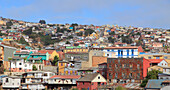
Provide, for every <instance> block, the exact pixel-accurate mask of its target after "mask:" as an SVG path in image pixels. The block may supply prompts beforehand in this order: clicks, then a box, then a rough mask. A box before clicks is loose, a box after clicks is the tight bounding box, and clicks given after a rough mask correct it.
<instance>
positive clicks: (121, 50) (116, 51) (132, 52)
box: [91, 46, 140, 58]
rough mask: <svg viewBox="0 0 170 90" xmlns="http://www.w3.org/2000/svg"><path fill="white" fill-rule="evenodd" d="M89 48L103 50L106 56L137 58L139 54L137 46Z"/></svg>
mask: <svg viewBox="0 0 170 90" xmlns="http://www.w3.org/2000/svg"><path fill="white" fill-rule="evenodd" d="M91 50H98V51H103V52H104V55H103V56H106V57H108V58H137V57H138V55H139V52H140V50H139V47H136V46H131V47H105V48H92V49H91Z"/></svg>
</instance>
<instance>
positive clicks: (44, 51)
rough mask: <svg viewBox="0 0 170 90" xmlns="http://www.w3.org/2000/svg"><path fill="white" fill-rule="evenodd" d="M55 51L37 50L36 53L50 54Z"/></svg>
mask: <svg viewBox="0 0 170 90" xmlns="http://www.w3.org/2000/svg"><path fill="white" fill-rule="evenodd" d="M54 51H55V50H39V51H38V52H39V53H47V52H48V53H49V54H52V53H53V52H54Z"/></svg>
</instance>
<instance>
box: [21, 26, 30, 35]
mask: <svg viewBox="0 0 170 90" xmlns="http://www.w3.org/2000/svg"><path fill="white" fill-rule="evenodd" d="M23 34H25V35H31V34H32V28H29V29H28V30H25V31H23Z"/></svg>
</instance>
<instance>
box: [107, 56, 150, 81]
mask: <svg viewBox="0 0 170 90" xmlns="http://www.w3.org/2000/svg"><path fill="white" fill-rule="evenodd" d="M144 60H145V59H143V58H108V59H107V80H108V82H109V83H110V84H111V83H128V82H136V83H140V82H141V80H143V79H144V76H145V75H144V72H145V74H146V73H147V67H144V66H145V65H144V64H146V65H149V63H145V62H144Z"/></svg>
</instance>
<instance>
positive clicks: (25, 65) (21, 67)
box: [10, 56, 32, 72]
mask: <svg viewBox="0 0 170 90" xmlns="http://www.w3.org/2000/svg"><path fill="white" fill-rule="evenodd" d="M10 63H11V64H10V65H11V67H10V68H11V71H12V72H28V71H32V64H31V63H29V62H26V60H24V58H21V57H17V56H14V57H12V60H11V61H10Z"/></svg>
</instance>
